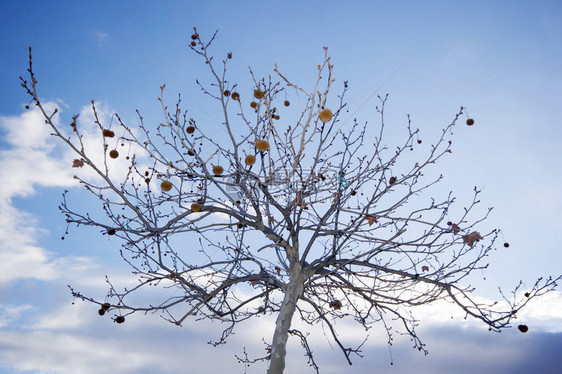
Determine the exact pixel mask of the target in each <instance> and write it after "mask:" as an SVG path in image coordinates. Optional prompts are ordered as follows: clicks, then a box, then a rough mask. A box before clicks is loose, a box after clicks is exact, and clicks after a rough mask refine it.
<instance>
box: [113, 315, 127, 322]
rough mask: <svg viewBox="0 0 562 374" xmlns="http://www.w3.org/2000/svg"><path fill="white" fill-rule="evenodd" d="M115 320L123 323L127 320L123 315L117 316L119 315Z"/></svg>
mask: <svg viewBox="0 0 562 374" xmlns="http://www.w3.org/2000/svg"><path fill="white" fill-rule="evenodd" d="M115 322H117V323H123V322H125V317H123V316H117V317H115Z"/></svg>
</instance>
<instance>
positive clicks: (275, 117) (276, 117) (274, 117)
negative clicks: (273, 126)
mask: <svg viewBox="0 0 562 374" xmlns="http://www.w3.org/2000/svg"><path fill="white" fill-rule="evenodd" d="M279 118H281V117H279V116H278V115H275V116H273V119H279Z"/></svg>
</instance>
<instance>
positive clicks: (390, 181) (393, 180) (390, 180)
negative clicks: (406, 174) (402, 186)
mask: <svg viewBox="0 0 562 374" xmlns="http://www.w3.org/2000/svg"><path fill="white" fill-rule="evenodd" d="M388 183H389V184H394V183H396V177H390V179H389V180H388Z"/></svg>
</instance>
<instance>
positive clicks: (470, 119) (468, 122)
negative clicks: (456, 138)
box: [466, 118, 474, 126]
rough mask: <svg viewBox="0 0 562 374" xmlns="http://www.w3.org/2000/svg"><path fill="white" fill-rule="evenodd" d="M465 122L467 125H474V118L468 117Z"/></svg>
mask: <svg viewBox="0 0 562 374" xmlns="http://www.w3.org/2000/svg"><path fill="white" fill-rule="evenodd" d="M466 124H467V125H468V126H472V125H474V120H473V119H472V118H469V119H467V120H466Z"/></svg>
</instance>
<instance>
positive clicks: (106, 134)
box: [103, 129, 115, 138]
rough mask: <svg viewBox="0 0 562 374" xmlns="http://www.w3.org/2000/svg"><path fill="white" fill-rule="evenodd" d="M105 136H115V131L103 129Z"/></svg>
mask: <svg viewBox="0 0 562 374" xmlns="http://www.w3.org/2000/svg"><path fill="white" fill-rule="evenodd" d="M103 136H105V137H106V138H113V137H114V136H115V133H114V132H113V131H111V130H107V129H105V130H103Z"/></svg>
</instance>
